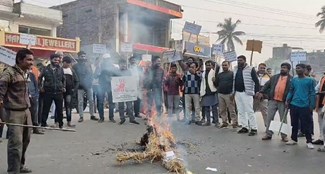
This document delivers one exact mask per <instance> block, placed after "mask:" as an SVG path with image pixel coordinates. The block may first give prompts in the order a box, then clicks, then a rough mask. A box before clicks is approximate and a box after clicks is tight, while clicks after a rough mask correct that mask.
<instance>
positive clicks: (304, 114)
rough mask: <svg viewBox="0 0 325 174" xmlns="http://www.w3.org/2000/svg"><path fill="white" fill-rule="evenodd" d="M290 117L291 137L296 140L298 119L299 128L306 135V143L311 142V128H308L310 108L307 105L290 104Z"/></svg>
mask: <svg viewBox="0 0 325 174" xmlns="http://www.w3.org/2000/svg"><path fill="white" fill-rule="evenodd" d="M290 117H291V126H292V134H291V139H292V140H293V141H296V142H298V127H299V121H300V123H301V130H302V131H303V132H302V133H304V134H305V135H306V139H307V143H311V142H312V138H311V130H310V122H311V117H310V109H309V108H308V107H306V108H301V107H298V106H294V105H291V106H290Z"/></svg>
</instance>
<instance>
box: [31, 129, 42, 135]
mask: <svg viewBox="0 0 325 174" xmlns="http://www.w3.org/2000/svg"><path fill="white" fill-rule="evenodd" d="M33 134H38V135H44V132H41V131H39V130H38V129H34V130H33Z"/></svg>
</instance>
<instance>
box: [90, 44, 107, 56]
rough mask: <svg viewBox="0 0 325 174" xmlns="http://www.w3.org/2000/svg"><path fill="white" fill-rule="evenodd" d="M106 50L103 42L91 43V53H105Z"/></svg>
mask: <svg viewBox="0 0 325 174" xmlns="http://www.w3.org/2000/svg"><path fill="white" fill-rule="evenodd" d="M106 52H107V50H106V45H105V44H93V53H95V54H105V53H106Z"/></svg>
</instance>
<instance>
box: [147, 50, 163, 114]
mask: <svg viewBox="0 0 325 174" xmlns="http://www.w3.org/2000/svg"><path fill="white" fill-rule="evenodd" d="M151 62H152V66H151V68H150V69H149V72H148V73H147V76H146V77H145V79H144V80H145V82H144V87H145V88H146V89H147V91H148V105H149V108H152V106H153V104H155V106H156V112H157V114H158V116H161V114H162V100H163V98H162V92H163V90H162V86H163V78H164V70H163V69H162V68H161V59H160V57H158V56H153V57H152V59H151ZM148 114H149V115H148V116H149V117H151V109H149V112H148Z"/></svg>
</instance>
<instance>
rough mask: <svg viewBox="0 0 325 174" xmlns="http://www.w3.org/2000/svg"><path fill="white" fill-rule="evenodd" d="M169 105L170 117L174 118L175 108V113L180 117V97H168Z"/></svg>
mask: <svg viewBox="0 0 325 174" xmlns="http://www.w3.org/2000/svg"><path fill="white" fill-rule="evenodd" d="M167 100H168V101H167V103H168V116H173V109H174V108H175V113H176V115H177V116H178V115H179V100H180V96H179V95H168V96H167Z"/></svg>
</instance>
